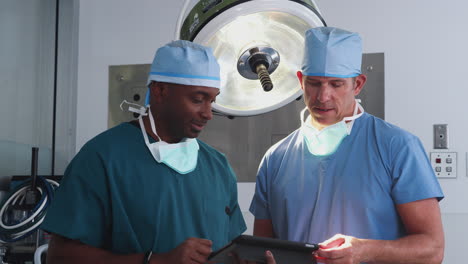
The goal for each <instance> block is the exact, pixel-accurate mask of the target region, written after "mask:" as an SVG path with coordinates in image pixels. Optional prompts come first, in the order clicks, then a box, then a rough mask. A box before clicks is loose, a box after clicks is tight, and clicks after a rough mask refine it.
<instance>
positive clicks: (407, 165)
mask: <svg viewBox="0 0 468 264" xmlns="http://www.w3.org/2000/svg"><path fill="white" fill-rule="evenodd" d="M395 140H398V139H395ZM392 146H397V147H393V148H392V152H391V153H392V157H393V159H392V160H393V164H392V166H391V168H393V169H392V178H393V179H392V180H393V186H392V191H391V194H392V197H393V199H394V201H395V202H396V203H397V204H403V203H408V202H413V201H417V200H422V199H427V198H434V197H435V198H437V199H438V200H439V201H440V200H442V198H443V197H444V195H443V192H442V190H441V188H440V185H439V183H438V180H437V177H436V176H435V174H434V171H433V169H432V166H431V164H430V162H429V159H428V157H427V155H426V152H425V151H424V147H423V145H422V144H421V142H420V140H419V139H418V138H416V137H415V136H411V137H410V138H409V140H405V141H402V142H399V144H392Z"/></svg>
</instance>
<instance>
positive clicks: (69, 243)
mask: <svg viewBox="0 0 468 264" xmlns="http://www.w3.org/2000/svg"><path fill="white" fill-rule="evenodd" d="M144 255H145V254H144V253H140V254H130V255H119V254H113V253H112V252H110V251H107V250H104V249H100V248H95V247H91V246H88V245H85V244H82V243H80V242H78V241H75V240H70V239H67V238H64V237H60V236H57V235H53V238H52V240H51V241H50V244H49V249H48V251H47V263H48V264H63V263H67V264H82V263H87V264H95V263H96V264H97V263H100V264H105V263H109V264H111V263H112V264H120V263H122V264H124V263H125V264H133V263H135V264H141V263H143V259H144V257H145V256H144ZM151 263H152V262H151ZM154 264H157V263H154Z"/></svg>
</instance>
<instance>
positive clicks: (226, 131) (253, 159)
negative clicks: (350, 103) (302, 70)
mask: <svg viewBox="0 0 468 264" xmlns="http://www.w3.org/2000/svg"><path fill="white" fill-rule="evenodd" d="M149 66H150V65H149V64H142V65H122V66H110V67H109V84H110V87H109V93H110V94H109V127H113V126H115V125H117V124H119V123H121V122H126V121H129V120H132V119H133V118H134V117H133V116H132V114H131V113H128V112H122V111H121V110H120V108H119V104H120V103H121V102H122V100H124V99H126V100H127V101H131V102H135V103H139V104H143V101H141V100H144V95H145V94H146V86H145V85H146V78H147V74H148V71H149ZM384 70H385V69H384V54H383V53H373V54H364V56H363V59H362V73H364V74H366V75H367V83H366V85H365V86H364V88H363V90H362V91H361V93H360V95H359V96H358V98H360V99H361V100H362V102H361V104H362V105H363V107H364V109H365V111H366V112H368V113H370V114H373V115H375V116H377V117H380V118H382V119H384V118H385V88H384V77H385V76H384ZM291 74H292V73H291ZM294 75H295V73H294ZM257 81H258V80H257ZM295 82H296V83H294V85H296V84H297V85H298V81H297V79H296V80H295ZM273 90H274V89H273ZM136 94H139V95H140V96H141V98H143V99H141V100H139V101H135V100H133V99H134V98H133V97H134V96H135V95H136ZM304 107H305V106H304V102H303V100H302V99H300V100H297V101H296V100H294V101H293V102H291V103H290V104H288V105H286V106H283V107H281V108H279V109H277V110H275V111H272V112H269V113H265V114H262V115H257V116H250V117H236V118H234V119H232V120H231V119H228V118H226V117H225V116H214V118H213V120H211V121H210V122H208V124H207V126H206V128H205V129H204V130H203V131H202V133H201V134H200V137H199V138H200V139H201V140H203V141H204V142H206V143H208V144H210V145H211V146H213V147H214V148H216V149H217V150H219V151H221V152H223V153H225V154H226V156H227V158H228V160H229V162H230V164H231V166H232V167H233V169H234V171H235V173H236V174H237V179H238V181H239V182H255V177H256V173H257V168H258V165H259V164H260V161H261V159H262V157H263V155H264V154H265V152H266V151H267V149H268V148H269V147H270V146H271V145H273V144H274V143H276V142H278V141H279V140H281V139H283V138H284V137H285V136H287V135H288V134H289V133H291V132H292V131H294V130H295V129H297V128H298V127H299V125H300V121H299V112H300V111H301V110H302V109H303V108H304Z"/></svg>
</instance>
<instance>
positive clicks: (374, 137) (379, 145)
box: [250, 27, 444, 264]
mask: <svg viewBox="0 0 468 264" xmlns="http://www.w3.org/2000/svg"><path fill="white" fill-rule="evenodd" d="M361 42H362V41H361V38H360V36H359V35H358V34H357V33H353V32H349V31H346V30H342V29H339V28H333V27H319V28H313V29H310V30H308V31H307V32H306V40H305V52H304V59H303V64H302V71H299V72H297V77H298V79H299V82H300V83H301V87H302V90H303V92H304V102H305V104H306V109H304V111H302V113H301V114H300V118H301V122H302V125H301V127H300V128H298V129H297V130H296V131H294V132H292V133H291V134H290V135H289V136H287V137H286V138H285V139H283V140H282V141H280V142H278V143H277V144H275V145H274V146H272V147H271V148H270V149H269V150H268V151H267V153H266V154H265V156H264V158H263V160H262V162H261V164H260V167H259V170H258V175H257V182H256V189H255V195H254V198H253V200H252V203H251V206H250V211H251V212H252V213H253V215H254V216H255V222H254V234H255V235H258V236H266V237H277V238H281V239H287V240H293V241H301V242H309V243H317V242H321V243H320V249H319V250H318V251H317V252H316V253H315V257H316V258H317V261H318V262H320V263H425V264H427V263H441V262H442V259H443V255H444V233H443V229H442V223H441V216H440V209H439V204H438V201H440V200H441V199H442V198H443V193H442V190H441V188H440V186H439V183H438V181H437V179H436V177H435V175H434V173H433V171H432V168H431V165H430V163H429V161H428V158H427V156H426V154H425V151H424V148H423V146H422V144H421V142H420V140H419V139H418V138H417V137H416V136H414V135H412V134H410V133H408V132H406V131H404V130H403V129H401V128H398V127H396V126H394V125H392V124H390V123H388V122H385V121H383V120H381V119H379V118H377V117H375V116H373V115H371V114H369V113H366V112H365V109H364V108H363V107H362V106H361V105H360V104H359V101H357V100H356V99H355V97H356V96H357V95H358V94H359V93H360V92H361V90H362V89H363V86H364V84H365V83H366V76H365V75H363V74H362V73H361V70H360V69H361V58H362V43H361ZM304 112H308V113H309V115H308V117H307V118H305V120H304V116H303V114H304Z"/></svg>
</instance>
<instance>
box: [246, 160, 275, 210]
mask: <svg viewBox="0 0 468 264" xmlns="http://www.w3.org/2000/svg"><path fill="white" fill-rule="evenodd" d="M268 157H269V155H268V153H267V154H266V155H265V156H264V157H263V160H262V162H261V163H260V167H259V169H258V173H257V180H256V184H255V194H254V197H253V199H252V203H251V204H250V209H249V210H250V212H251V213H252V214H253V215H254V216H255V219H271V216H270V210H269V208H268V202H267V201H268V186H267V180H266V178H267V177H266V175H267V173H268V168H267V164H268Z"/></svg>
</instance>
